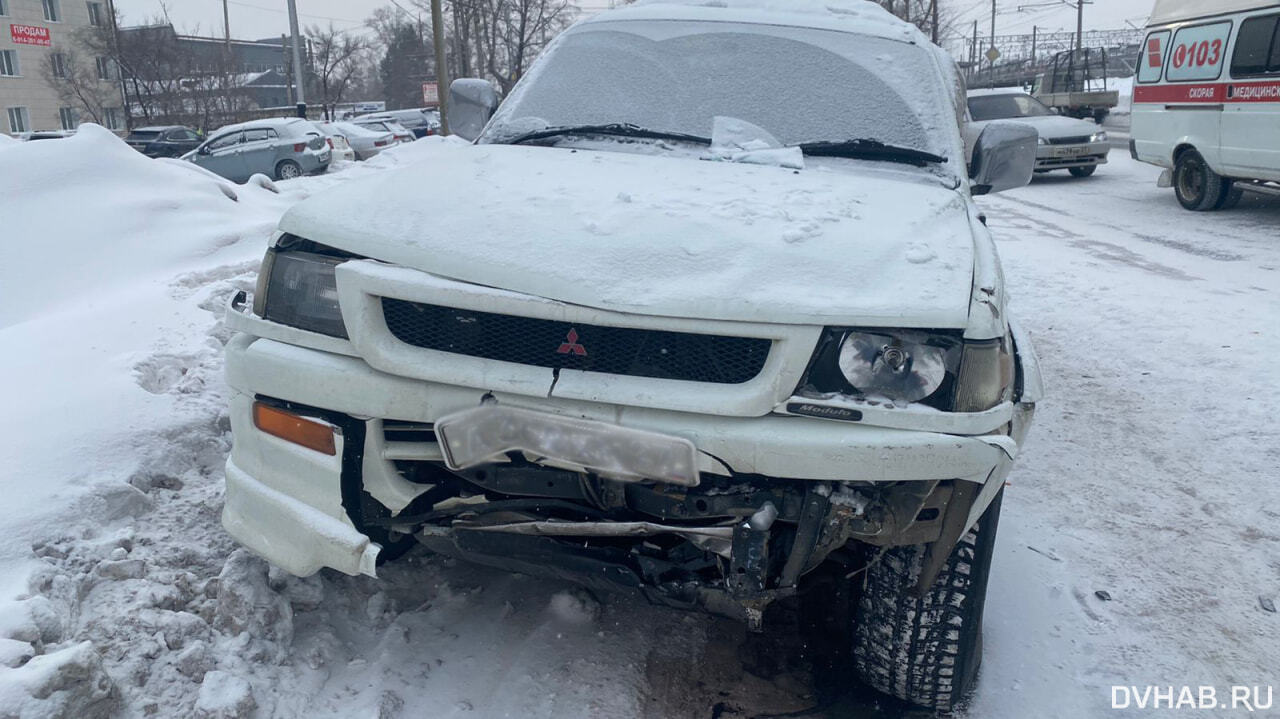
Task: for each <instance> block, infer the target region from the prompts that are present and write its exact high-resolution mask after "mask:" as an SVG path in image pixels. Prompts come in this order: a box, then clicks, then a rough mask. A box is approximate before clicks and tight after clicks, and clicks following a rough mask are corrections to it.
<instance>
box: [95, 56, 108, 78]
mask: <svg viewBox="0 0 1280 719" xmlns="http://www.w3.org/2000/svg"><path fill="white" fill-rule="evenodd" d="M97 65H98V79H99V80H110V79H111V58H109V57H100V58H98V59H97Z"/></svg>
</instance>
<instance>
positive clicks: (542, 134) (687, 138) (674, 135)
mask: <svg viewBox="0 0 1280 719" xmlns="http://www.w3.org/2000/svg"><path fill="white" fill-rule="evenodd" d="M565 135H608V136H610V137H638V138H643V139H647V140H675V141H677V142H696V143H699V144H702V145H710V144H711V138H709V137H699V136H697V135H686V134H684V133H683V132H665V131H663V130H650V129H648V128H644V127H640V126H639V125H632V124H631V123H629V122H611V123H608V124H604V125H561V126H559V127H548V128H546V129H543V130H535V131H534V132H528V133H525V134H523V135H519V136H517V137H515V138H513V139H510V140H507V141H506V144H508V145H519V144H520V143H522V142H531V141H533V140H543V139H546V138H548V137H563V136H565Z"/></svg>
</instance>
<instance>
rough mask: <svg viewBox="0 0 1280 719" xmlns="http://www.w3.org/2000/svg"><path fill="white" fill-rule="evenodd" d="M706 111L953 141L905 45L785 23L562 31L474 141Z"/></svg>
mask: <svg viewBox="0 0 1280 719" xmlns="http://www.w3.org/2000/svg"><path fill="white" fill-rule="evenodd" d="M717 116H723V117H732V118H735V119H739V120H744V121H746V122H749V123H753V124H755V125H758V126H760V127H761V128H764V129H765V130H766V131H768V132H769V133H770V134H771V135H772V136H773V137H775V138H777V140H778V141H779V142H781V143H782V144H785V145H798V144H802V143H810V142H822V141H828V142H840V141H845V140H851V139H869V140H877V141H880V142H883V143H885V144H887V145H893V146H898V147H905V148H911V149H916V150H922V151H926V152H930V153H934V154H937V155H942V156H948V155H950V154H952V145H951V144H950V143H949V142H948V134H947V133H946V132H945V130H944V131H942V132H939V128H947V127H948V126H950V127H955V126H956V125H957V123H956V119H955V111H954V109H953V104H952V102H951V101H950V99H949V95H948V90H947V89H946V88H945V87H944V86H943V81H942V74H941V73H939V72H938V69H937V67H936V65H935V63H934V60H933V58H932V57H931V56H930V54H929V53H928V52H927V51H926V50H924V49H922V48H920V47H918V46H916V45H912V44H909V43H904V42H898V41H893V40H886V39H881V38H876V37H872V36H867V35H857V34H851V33H845V32H835V31H829V30H815V29H809V28H794V27H785V26H772V25H745V24H739V23H724V22H688V21H681V22H670V21H668V22H663V21H618V22H596V23H588V24H586V25H581V26H579V27H578V28H577V29H576V30H573V31H570V32H568V33H565V34H564V35H562V36H561V38H560V39H559V40H558V41H557V42H556V44H555V45H554V46H553V49H552V50H550V51H549V52H548V53H546V54H545V55H544V56H543V58H542V60H540V61H539V63H538V66H537V67H535V68H534V70H533V71H532V72H531V73H530V74H529V76H527V77H526V78H525V80H524V81H523V82H522V83H521V85H520V86H519V87H518V88H517V89H516V90H515V91H514V92H513V93H512V94H511V96H510V97H509V98H508V99H507V101H506V102H505V103H504V104H503V105H502V107H501V109H500V110H499V111H498V114H497V115H496V116H495V117H494V119H493V121H492V122H491V123H490V124H489V126H488V127H487V128H486V130H485V133H484V135H483V136H482V137H481V138H480V142H497V143H501V142H506V141H509V140H511V139H514V138H517V137H519V136H521V135H526V134H528V133H530V132H536V131H538V130H541V129H545V128H548V127H564V126H578V125H605V124H630V125H634V126H637V127H641V128H645V129H646V130H651V131H655V132H665V133H679V134H686V135H694V136H710V134H711V129H712V125H713V122H714V119H715V118H716V117H717ZM957 144H958V143H957Z"/></svg>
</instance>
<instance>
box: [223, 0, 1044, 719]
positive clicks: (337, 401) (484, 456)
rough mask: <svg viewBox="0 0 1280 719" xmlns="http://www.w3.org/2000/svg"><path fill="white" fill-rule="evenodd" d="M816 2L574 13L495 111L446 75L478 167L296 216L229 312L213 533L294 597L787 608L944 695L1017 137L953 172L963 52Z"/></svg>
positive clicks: (978, 500) (404, 180)
mask: <svg viewBox="0 0 1280 719" xmlns="http://www.w3.org/2000/svg"><path fill="white" fill-rule="evenodd" d="M828 4H829V3H825V2H824V3H802V4H800V5H801V6H802V7H803V8H812V10H809V11H807V12H806V11H800V10H797V11H784V10H779V9H778V8H780V7H782V5H781V4H779V3H769V4H767V6H768V7H769V8H772V9H765V8H763V7H762V6H765V5H766V4H765V3H761V2H760V0H751V1H749V2H739V1H738V0H718V2H716V3H715V4H714V6H711V5H705V6H704V5H701V4H699V5H694V4H693V3H688V4H646V5H628V6H626V7H624V8H620V9H616V10H609V11H605V12H603V13H601V14H598V15H594V16H592V17H590V18H588V19H585V20H582V21H580V22H579V23H577V24H576V25H574V26H573V27H572V28H571V29H569V30H567V31H566V32H564V33H563V34H562V35H560V36H559V37H558V38H557V39H556V42H555V43H553V44H552V45H551V46H550V47H548V48H547V49H546V50H545V51H544V52H543V53H542V55H541V56H540V57H539V58H538V60H537V61H536V63H535V65H534V67H532V68H531V69H530V71H529V72H528V73H527V74H526V75H525V76H524V77H523V79H521V80H520V82H519V84H518V86H517V87H516V88H515V89H514V90H513V91H512V93H511V94H510V95H509V96H508V97H507V100H506V102H505V104H503V105H502V106H501V108H500V109H499V110H498V112H497V114H496V115H495V116H494V117H492V119H491V120H489V118H488V117H487V116H488V114H489V112H491V111H492V107H493V106H494V105H495V104H496V99H495V97H494V90H493V88H492V86H491V85H489V84H488V83H487V82H485V81H482V80H478V79H474V78H469V79H461V80H458V81H455V82H454V83H453V85H452V86H451V91H450V102H449V106H450V108H452V110H453V112H454V114H453V115H452V116H451V117H449V124H450V127H451V128H459V129H463V130H465V131H466V132H467V134H465V135H464V136H463V137H465V138H467V139H471V138H472V137H474V135H473V134H472V133H471V130H470V129H471V128H478V127H481V126H484V128H485V129H484V130H483V134H481V135H480V136H479V137H478V138H475V139H476V141H477V142H476V144H474V145H467V144H461V143H433V144H431V145H429V146H427V147H424V148H423V153H424V156H425V157H426V158H427V160H428V161H423V162H418V163H414V164H410V165H407V166H405V167H403V168H400V169H397V170H394V171H391V172H387V173H379V174H376V175H371V176H369V177H367V178H363V179H358V180H353V181H351V182H348V183H345V184H343V186H342V187H341V188H340V189H335V190H332V191H326V192H321V193H318V194H316V195H313V196H312V197H311V198H309V199H306V200H303V201H302V202H300V203H299V204H297V205H295V206H294V207H293V208H292V209H290V211H289V212H288V213H286V214H285V215H284V217H283V218H282V219H281V221H280V225H279V228H278V232H277V234H276V235H275V237H274V238H273V240H272V243H271V248H270V250H269V251H268V253H267V255H266V257H265V259H264V262H263V266H262V270H261V273H260V275H259V284H258V288H257V290H256V291H255V292H254V295H253V299H252V302H250V301H249V300H248V298H247V297H246V296H245V294H244V293H240V294H239V295H238V296H237V297H235V298H232V300H231V302H230V305H229V308H228V312H227V323H228V326H229V327H230V328H231V329H233V330H234V331H235V332H236V333H237V334H236V335H235V336H233V337H232V338H231V340H230V341H229V343H228V344H227V350H226V352H227V361H226V368H227V380H228V384H229V386H230V387H231V390H230V417H231V425H232V431H233V434H234V444H233V448H232V450H231V454H230V457H229V459H228V462H227V466H226V497H225V505H224V510H223V515H222V521H223V525H224V526H225V527H226V529H227V530H228V531H229V532H230V533H231V534H232V535H233V536H234V537H235V538H236V539H237V540H238V541H239V542H241V543H242V544H243V545H245V546H247V547H248V548H250V549H251V550H252V551H254V552H256V553H258V554H259V555H261V556H263V557H265V558H267V559H268V560H269V561H271V562H273V563H274V564H276V565H277V566H279V567H280V568H282V569H284V570H286V571H288V572H292V573H294V574H298V575H307V574H311V573H313V572H316V571H317V570H319V569H320V568H321V567H332V568H334V569H336V570H338V571H341V572H345V573H348V574H366V575H376V574H377V572H378V569H377V567H378V564H379V563H380V562H383V561H385V560H388V559H390V558H392V557H394V556H396V555H397V554H400V553H402V552H405V551H407V550H408V549H409V548H411V547H414V546H417V545H425V546H427V547H428V548H430V549H431V550H434V551H436V552H439V553H442V554H445V555H449V556H454V557H459V558H463V559H466V560H470V561H474V562H478V563H481V564H487V565H491V566H495V567H500V568H504V569H508V570H514V571H520V572H528V573H541V572H545V573H548V574H552V575H555V576H559V577H566V576H573V577H576V578H577V579H578V580H579V581H581V582H584V583H586V584H588V585H589V586H592V587H596V588H600V589H605V588H610V587H617V588H625V589H626V590H627V591H637V590H639V591H642V592H644V593H645V594H646V595H647V596H649V597H651V598H652V599H653V600H655V601H660V602H668V603H671V604H675V605H678V606H682V607H690V606H694V605H698V604H701V605H703V606H706V607H707V608H709V609H711V610H713V611H717V612H722V613H726V614H730V615H732V616H736V617H739V618H741V619H742V620H744V621H746V622H747V623H748V625H749V626H750V627H752V628H755V629H758V628H760V626H761V624H762V623H763V621H764V619H765V616H766V613H765V609H766V607H768V606H769V605H770V603H771V602H773V601H775V600H778V599H782V598H785V597H789V596H792V595H795V594H797V593H801V592H804V593H806V601H805V602H804V603H803V604H804V606H805V607H807V608H806V609H805V611H812V612H814V614H812V615H811V616H809V617H808V619H807V620H806V621H819V622H821V623H822V625H823V626H831V624H832V623H834V622H840V621H844V622H847V623H846V624H845V625H844V626H843V627H842V629H841V631H840V632H839V636H847V637H849V641H851V642H852V644H851V646H850V650H851V655H852V657H853V663H854V667H855V669H856V671H857V674H858V676H860V677H861V678H862V679H863V680H865V681H866V682H868V683H870V684H871V685H872V686H874V687H876V688H878V689H880V690H882V691H885V692H888V693H891V694H894V695H897V696H898V697H901V698H902V699H906V700H908V701H911V702H914V703H917V704H921V705H924V706H927V707H929V708H930V709H931V710H949V709H951V708H953V707H955V706H956V704H957V703H958V702H959V701H960V699H961V697H962V696H963V695H964V693H965V692H966V691H967V690H968V688H969V687H970V686H972V684H973V681H974V677H975V675H976V672H977V668H978V664H979V661H980V647H981V641H980V630H981V626H982V614H983V604H984V595H985V591H986V586H987V578H988V576H989V572H990V567H991V559H992V547H993V543H994V538H995V531H996V524H997V521H998V518H999V513H1000V506H1001V497H1002V492H1003V488H1004V483H1005V477H1006V475H1007V474H1008V472H1009V470H1010V468H1011V467H1012V465H1013V461H1014V458H1015V457H1017V456H1018V455H1019V451H1020V448H1021V447H1022V446H1023V444H1024V437H1025V433H1026V431H1027V428H1028V426H1029V422H1030V420H1031V417H1032V413H1033V410H1034V407H1035V403H1036V401H1037V400H1038V399H1039V397H1040V395H1041V387H1040V373H1039V370H1038V365H1037V362H1036V360H1035V355H1034V353H1033V351H1032V347H1031V342H1030V340H1029V338H1028V336H1027V334H1026V332H1025V331H1023V330H1021V329H1020V328H1019V326H1018V325H1017V324H1016V323H1014V322H1013V321H1012V320H1011V319H1010V316H1009V307H1008V306H1007V304H1006V297H1005V285H1004V281H1003V275H1002V271H1001V269H1000V263H999V259H998V256H997V253H996V249H995V246H994V243H993V241H992V238H991V235H990V233H989V232H988V230H987V228H986V226H985V223H984V222H983V221H982V219H980V218H981V213H980V211H979V208H978V207H977V206H976V204H975V203H974V201H973V195H977V194H981V193H985V192H996V191H1000V190H1005V189H1009V188H1012V187H1018V186H1022V185H1025V184H1026V183H1027V182H1028V181H1029V180H1030V178H1031V174H1032V169H1033V165H1034V158H1035V151H1036V133H1035V131H1034V130H1033V129H1032V128H1030V127H1028V126H1026V125H1024V124H1022V123H1018V122H1007V121H992V122H990V123H988V124H987V126H986V127H985V129H984V130H983V133H982V135H981V137H980V138H979V139H978V140H977V141H976V143H975V149H974V153H973V162H972V163H966V162H965V159H966V158H965V146H964V141H963V139H962V137H961V125H962V123H963V121H964V116H965V98H964V92H963V89H962V88H963V86H964V83H963V81H962V79H961V78H960V77H959V75H958V72H957V70H956V65H955V62H954V60H952V59H951V57H950V56H948V55H947V54H946V53H945V52H944V51H943V50H941V49H940V48H938V47H936V46H934V45H933V44H931V43H930V42H929V41H928V38H926V37H925V36H924V35H922V34H921V33H920V32H919V31H918V30H916V29H915V28H914V27H913V26H911V25H909V24H907V23H904V22H901V21H899V20H897V19H895V18H894V17H893V16H891V15H890V14H889V13H888V12H886V11H884V10H883V9H881V8H880V7H879V6H877V5H875V4H873V3H868V2H857V3H852V2H844V3H841V4H840V7H839V8H838V9H839V10H840V11H841V12H835V11H827V10H826V6H827V5H828ZM740 6H746V7H747V8H749V9H745V10H744V9H743V8H742V7H740ZM673 37H674V38H677V39H678V41H672V40H671V38H673ZM784 57H785V58H786V59H787V62H779V61H778V59H779V58H784ZM641 60H642V61H641ZM690 67H695V68H699V72H696V73H689V72H688V71H687V69H688V68H690ZM656 78H679V79H680V81H679V82H658V81H655V79H656ZM798 109H799V110H798ZM472 115H474V116H472ZM485 120H489V121H488V124H487V126H485V125H483V123H484V121H485ZM708 160H715V161H708ZM424 197H429V198H431V202H423V201H422V198H424ZM441 208H446V209H447V211H445V212H442V211H441ZM836 589H838V591H835V592H834V594H830V595H827V594H824V591H829V590H836ZM824 596H826V597H827V599H826V600H825V601H824V600H823V599H822V598H823V597H824ZM836 596H844V597H851V598H853V601H852V602H850V604H851V605H852V611H851V612H849V613H842V610H841V606H842V605H841V604H840V602H838V601H837V600H836V599H835V597H836ZM845 630H847V632H846V631H845Z"/></svg>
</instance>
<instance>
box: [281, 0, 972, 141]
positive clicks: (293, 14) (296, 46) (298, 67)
mask: <svg viewBox="0 0 1280 719" xmlns="http://www.w3.org/2000/svg"><path fill="white" fill-rule="evenodd" d="M437 2H438V0H437ZM993 2H994V0H993ZM289 31H290V32H291V33H293V79H294V82H295V83H296V84H297V86H298V105H297V107H298V117H301V118H303V119H306V117H307V92H306V90H305V89H304V86H305V85H306V84H307V73H306V71H305V70H304V69H303V67H302V42H301V39H300V37H299V35H300V34H299V33H298V4H297V2H296V0H289Z"/></svg>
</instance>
